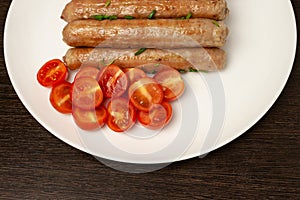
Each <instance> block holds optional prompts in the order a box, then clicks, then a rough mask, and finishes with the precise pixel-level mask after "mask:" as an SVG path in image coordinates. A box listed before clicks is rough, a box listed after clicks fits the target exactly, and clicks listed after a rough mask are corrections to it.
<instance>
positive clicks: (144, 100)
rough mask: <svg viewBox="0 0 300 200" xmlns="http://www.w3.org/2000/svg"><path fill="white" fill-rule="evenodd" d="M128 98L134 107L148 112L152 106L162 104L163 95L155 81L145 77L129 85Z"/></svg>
mask: <svg viewBox="0 0 300 200" xmlns="http://www.w3.org/2000/svg"><path fill="white" fill-rule="evenodd" d="M128 96H129V98H130V101H131V103H132V104H133V105H134V107H136V108H137V109H138V110H142V111H146V112H148V111H149V110H150V108H151V107H152V106H153V105H154V104H160V103H161V102H162V100H163V97H164V94H163V91H162V88H161V86H160V85H159V84H158V83H157V81H156V80H154V79H153V78H150V77H146V78H141V79H140V80H138V81H136V82H134V83H133V84H131V86H130V87H129V90H128Z"/></svg>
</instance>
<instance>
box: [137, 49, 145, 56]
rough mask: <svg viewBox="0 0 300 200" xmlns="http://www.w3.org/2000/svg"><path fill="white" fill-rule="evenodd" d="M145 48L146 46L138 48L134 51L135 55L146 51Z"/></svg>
mask: <svg viewBox="0 0 300 200" xmlns="http://www.w3.org/2000/svg"><path fill="white" fill-rule="evenodd" d="M146 50H147V48H140V49H139V50H138V51H137V52H135V54H134V55H135V56H138V55H140V54H142V53H143V52H144V51H146Z"/></svg>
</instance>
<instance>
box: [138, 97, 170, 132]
mask: <svg viewBox="0 0 300 200" xmlns="http://www.w3.org/2000/svg"><path fill="white" fill-rule="evenodd" d="M172 112H173V111H172V106H171V104H170V103H168V102H162V103H161V104H155V105H154V106H153V107H151V109H150V111H149V112H145V111H140V112H139V113H138V120H139V122H140V123H141V124H142V125H143V126H145V127H147V128H149V129H153V130H155V129H160V128H163V127H164V126H166V125H167V124H168V123H169V121H170V119H171V117H172Z"/></svg>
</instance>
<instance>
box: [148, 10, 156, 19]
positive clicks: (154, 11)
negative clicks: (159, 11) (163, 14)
mask: <svg viewBox="0 0 300 200" xmlns="http://www.w3.org/2000/svg"><path fill="white" fill-rule="evenodd" d="M155 13H156V10H152V12H151V13H150V15H148V19H152V18H153V17H154V15H155Z"/></svg>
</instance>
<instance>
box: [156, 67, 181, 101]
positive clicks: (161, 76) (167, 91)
mask: <svg viewBox="0 0 300 200" xmlns="http://www.w3.org/2000/svg"><path fill="white" fill-rule="evenodd" d="M153 78H154V79H155V80H157V82H158V83H159V84H161V86H162V88H163V91H164V99H165V100H166V101H173V100H176V99H178V98H179V97H180V96H181V95H182V94H183V92H184V89H185V86H184V81H183V80H182V78H181V75H180V73H179V72H178V71H177V70H174V69H167V70H162V71H160V72H158V73H157V74H156V75H155V76H154V77H153Z"/></svg>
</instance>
